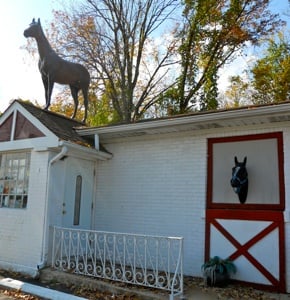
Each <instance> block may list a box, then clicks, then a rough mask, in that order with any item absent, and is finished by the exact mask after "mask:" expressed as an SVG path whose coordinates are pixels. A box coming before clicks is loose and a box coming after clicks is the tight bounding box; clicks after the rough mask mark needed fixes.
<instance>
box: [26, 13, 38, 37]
mask: <svg viewBox="0 0 290 300" xmlns="http://www.w3.org/2000/svg"><path fill="white" fill-rule="evenodd" d="M41 32H42V28H41V24H40V19H39V18H38V21H37V22H35V19H34V18H33V19H32V22H31V23H30V25H29V27H28V28H27V29H25V30H24V32H23V34H24V36H25V37H26V38H28V37H33V38H37V37H38V36H39V35H40V34H41Z"/></svg>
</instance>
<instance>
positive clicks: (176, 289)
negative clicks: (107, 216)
mask: <svg viewBox="0 0 290 300" xmlns="http://www.w3.org/2000/svg"><path fill="white" fill-rule="evenodd" d="M52 267H54V268H56V269H58V270H62V271H68V272H70V273H71V272H73V273H76V274H82V275H87V276H92V277H98V278H105V279H109V280H115V281H122V282H125V283H130V284H135V285H142V286H146V287H151V288H157V289H162V290H166V291H169V292H170V299H173V298H174V296H177V295H182V293H183V238H181V237H162V236H147V235H136V234H123V233H112V232H99V231H92V230H77V229H69V228H61V227H54V228H53V251H52Z"/></svg>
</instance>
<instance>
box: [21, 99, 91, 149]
mask: <svg viewBox="0 0 290 300" xmlns="http://www.w3.org/2000/svg"><path fill="white" fill-rule="evenodd" d="M15 101H16V102H18V103H19V104H20V105H21V106H22V107H23V108H25V109H26V110H27V111H28V112H29V113H31V114H32V115H33V116H34V117H35V118H37V119H38V120H39V121H40V122H41V123H42V124H43V125H44V126H45V127H47V128H48V129H49V130H50V131H52V132H53V133H54V134H55V135H56V136H58V137H59V138H60V139H61V140H64V141H70V142H73V143H76V144H79V145H83V146H87V147H94V140H92V139H90V138H89V137H81V136H80V135H79V134H78V133H77V132H76V130H75V128H77V127H79V128H80V127H84V124H83V123H81V122H79V121H77V120H74V119H70V118H68V117H65V116H63V115H60V114H58V113H54V112H51V111H48V110H43V109H41V108H39V107H37V106H35V105H33V104H31V103H28V102H24V101H21V100H15Z"/></svg>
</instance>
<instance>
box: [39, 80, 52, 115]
mask: <svg viewBox="0 0 290 300" xmlns="http://www.w3.org/2000/svg"><path fill="white" fill-rule="evenodd" d="M41 77H42V82H43V86H44V91H45V101H46V106H45V108H44V109H45V110H48V108H49V106H50V99H51V94H52V90H53V85H54V82H53V81H52V80H49V77H48V76H46V75H42V76H41Z"/></svg>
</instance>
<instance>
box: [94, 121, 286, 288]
mask: <svg viewBox="0 0 290 300" xmlns="http://www.w3.org/2000/svg"><path fill="white" fill-rule="evenodd" d="M271 131H284V132H285V134H284V135H290V130H289V127H277V128H273V127H268V128H261V127H260V128H255V127H248V128H247V129H246V130H245V129H243V130H241V129H240V128H233V129H232V130H231V131H220V130H216V131H203V132H200V133H190V132H186V133H179V134H171V135H169V134H167V135H159V136H151V137H147V136H146V137H142V138H140V137H137V138H136V137H135V138H127V139H119V140H114V141H112V142H111V143H109V142H108V143H107V144H105V145H104V146H105V147H106V149H108V151H110V152H111V153H113V158H112V159H111V160H109V161H104V162H99V163H98V174H97V197H96V219H95V221H96V222H95V223H96V228H95V229H96V230H106V231H117V232H129V233H142V234H156V235H165V236H183V237H184V272H185V274H188V275H194V276H201V269H200V267H201V264H202V263H203V260H204V240H205V218H204V215H205V205H206V203H205V201H206V166H207V155H206V153H207V138H209V137H221V136H233V135H244V134H256V133H263V132H271ZM284 147H285V149H289V147H290V137H288V136H287V137H286V136H284ZM285 152H286V151H285ZM289 164H290V157H289V155H288V154H287V155H285V182H286V207H287V209H288V210H289V209H290V205H289V204H290V201H289V192H287V189H289V188H290V186H289V180H290V178H289V176H290V173H289V172H290V168H289V167H287V166H289ZM288 169H289V171H288ZM289 225H290V224H289V223H288V224H287V225H286V237H288V239H287V241H286V247H287V249H289V250H290V238H289V236H290V235H289V233H290V226H289ZM288 252H289V251H288ZM286 253H287V251H286ZM287 274H290V256H288V255H287ZM288 290H290V287H289V286H288Z"/></svg>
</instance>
